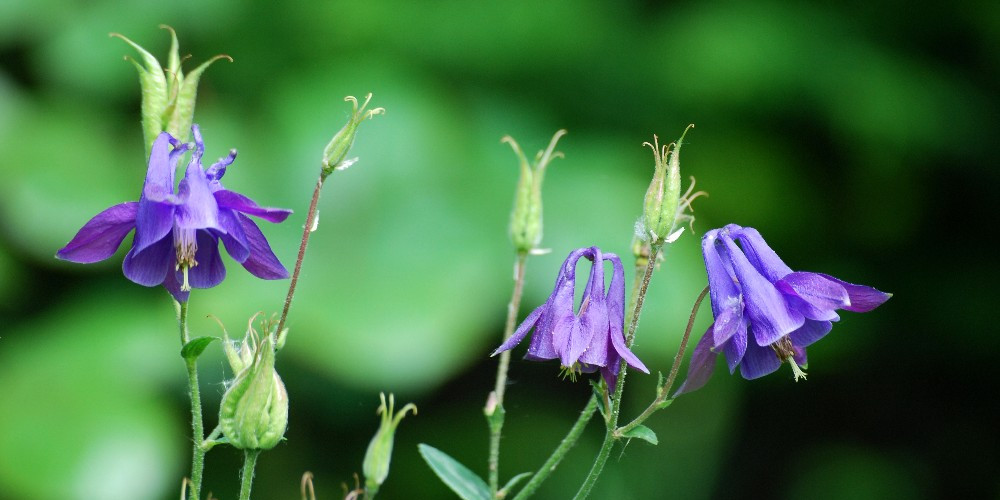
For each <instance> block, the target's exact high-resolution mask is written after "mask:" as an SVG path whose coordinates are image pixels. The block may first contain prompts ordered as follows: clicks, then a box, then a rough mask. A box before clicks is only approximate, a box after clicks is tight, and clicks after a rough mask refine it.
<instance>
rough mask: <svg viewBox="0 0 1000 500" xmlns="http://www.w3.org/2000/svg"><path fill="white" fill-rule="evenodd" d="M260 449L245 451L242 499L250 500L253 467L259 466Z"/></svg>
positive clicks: (241, 488) (241, 486)
mask: <svg viewBox="0 0 1000 500" xmlns="http://www.w3.org/2000/svg"><path fill="white" fill-rule="evenodd" d="M259 455H260V450H244V451H243V483H242V484H241V485H240V500H250V488H251V487H253V469H254V467H256V466H257V457H258V456H259Z"/></svg>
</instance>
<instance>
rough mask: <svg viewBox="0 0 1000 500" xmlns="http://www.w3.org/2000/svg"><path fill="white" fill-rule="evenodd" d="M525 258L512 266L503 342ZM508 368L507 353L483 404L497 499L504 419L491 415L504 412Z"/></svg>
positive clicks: (513, 317) (509, 327)
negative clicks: (511, 282) (487, 426)
mask: <svg viewBox="0 0 1000 500" xmlns="http://www.w3.org/2000/svg"><path fill="white" fill-rule="evenodd" d="M527 258H528V254H527V253H525V252H518V254H517V261H516V262H515V263H514V292H513V293H512V294H511V297H510V303H509V304H507V323H506V325H505V326H504V331H503V342H506V341H507V339H508V338H510V336H511V334H513V333H514V326H516V325H517V312H518V310H519V309H520V307H521V295H522V293H523V291H524V268H525V261H526V260H527ZM509 366H510V351H504V352H502V353H500V363H499V364H498V365H497V379H496V385H495V386H494V388H493V393H492V394H491V395H490V398H488V400H487V402H486V409H485V412H486V418H487V419H488V420H490V455H489V485H490V494H491V495H493V496H494V497H496V494H497V490H498V489H499V487H500V486H499V484H500V433H501V431H502V430H503V415H502V414H501V415H499V416H494V412H496V411H501V412H502V411H503V397H504V392H505V391H506V389H507V369H508V367H509Z"/></svg>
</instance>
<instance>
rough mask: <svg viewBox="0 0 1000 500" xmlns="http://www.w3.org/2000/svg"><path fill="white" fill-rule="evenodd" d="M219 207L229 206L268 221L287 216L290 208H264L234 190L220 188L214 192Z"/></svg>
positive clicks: (276, 220) (281, 219) (275, 220)
mask: <svg viewBox="0 0 1000 500" xmlns="http://www.w3.org/2000/svg"><path fill="white" fill-rule="evenodd" d="M214 195H215V201H216V202H218V205H219V208H230V209H233V210H237V211H239V212H243V213H245V214H248V215H253V216H255V217H260V218H261V219H264V220H266V221H268V222H281V221H283V220H285V219H287V218H288V216H289V215H290V214H291V213H292V211H291V210H286V209H283V208H265V207H261V206H258V205H257V204H256V203H254V201H253V200H251V199H250V198H247V197H246V196H243V195H242V194H240V193H237V192H235V191H229V190H227V189H221V190H219V191H216V192H215V193H214Z"/></svg>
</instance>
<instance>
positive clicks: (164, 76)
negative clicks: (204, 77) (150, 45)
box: [111, 25, 233, 155]
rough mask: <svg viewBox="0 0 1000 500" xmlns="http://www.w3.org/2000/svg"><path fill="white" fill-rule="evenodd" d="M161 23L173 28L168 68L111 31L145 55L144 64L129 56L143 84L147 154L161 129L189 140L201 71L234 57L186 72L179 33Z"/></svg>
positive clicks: (205, 63) (219, 57) (140, 48)
mask: <svg viewBox="0 0 1000 500" xmlns="http://www.w3.org/2000/svg"><path fill="white" fill-rule="evenodd" d="M160 27H161V28H163V29H166V30H169V31H170V53H169V54H168V55H167V68H166V69H164V68H163V67H162V66H160V63H159V61H157V60H156V58H155V57H153V55H152V54H150V53H149V52H148V51H146V49H143V48H142V47H140V46H139V45H138V44H136V43H135V42H133V41H132V40H129V39H128V38H126V37H125V36H123V35H121V34H119V33H111V36H116V37H118V38H121V39H122V40H125V43H128V44H129V45H131V46H132V48H134V49H135V50H137V51H138V52H139V55H140V56H141V58H142V64H139V62H138V61H136V60H134V59H131V58H128V57H126V59H127V60H128V61H130V62H131V63H132V64H133V65H134V66H135V68H136V69H137V70H138V71H139V85H140V86H141V88H142V131H143V139H144V140H145V143H146V154H147V155H148V154H149V152H150V150H151V148H152V146H153V141H155V140H156V137H157V136H159V135H160V132H168V133H170V135H172V136H174V137H175V138H177V139H178V140H180V141H181V142H187V141H188V139H189V138H190V133H191V123H192V122H193V120H194V105H195V98H196V97H197V94H198V80H199V79H200V78H201V74H202V73H204V72H205V70H206V69H208V67H209V66H211V64H212V63H213V62H215V61H218V60H219V59H227V60H229V62H232V61H233V59H232V58H231V57H229V56H227V55H217V56H215V57H213V58H211V59H209V60H208V61H205V62H204V63H202V64H201V66H198V67H197V68H195V69H194V71H192V72H191V73H188V74H187V75H184V73H183V72H182V71H181V57H180V54H179V53H178V50H179V48H178V43H177V33H175V32H174V30H173V28H171V27H169V26H163V25H161V26H160Z"/></svg>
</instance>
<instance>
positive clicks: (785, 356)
mask: <svg viewBox="0 0 1000 500" xmlns="http://www.w3.org/2000/svg"><path fill="white" fill-rule="evenodd" d="M771 349H774V353H775V354H776V355H777V356H778V359H780V360H782V361H788V364H790V365H792V376H794V377H795V381H796V382H798V381H799V379H800V378H801V379H802V380H805V379H806V372H804V371H803V370H802V367H800V366H799V364H798V363H796V362H795V350H794V349H792V339H790V338H788V335H785V336H784V337H781V338H780V339H778V341H777V342H775V343H773V344H771Z"/></svg>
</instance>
